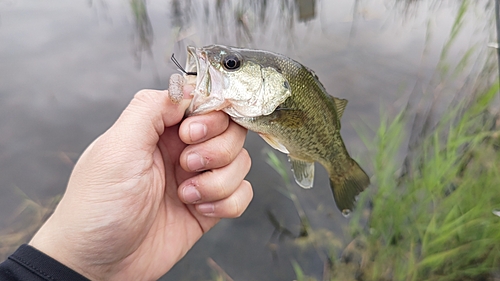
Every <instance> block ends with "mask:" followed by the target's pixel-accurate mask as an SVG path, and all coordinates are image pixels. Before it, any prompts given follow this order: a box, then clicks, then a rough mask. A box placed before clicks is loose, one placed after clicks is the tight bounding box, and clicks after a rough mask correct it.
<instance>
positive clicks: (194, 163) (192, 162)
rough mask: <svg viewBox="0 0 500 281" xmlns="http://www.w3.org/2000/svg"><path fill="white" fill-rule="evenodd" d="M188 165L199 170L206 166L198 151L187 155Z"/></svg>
mask: <svg viewBox="0 0 500 281" xmlns="http://www.w3.org/2000/svg"><path fill="white" fill-rule="evenodd" d="M187 166H188V168H189V170H191V171H199V170H202V169H203V168H204V167H205V161H204V160H203V158H202V157H201V156H200V155H198V154H197V153H191V154H189V155H188V156H187Z"/></svg>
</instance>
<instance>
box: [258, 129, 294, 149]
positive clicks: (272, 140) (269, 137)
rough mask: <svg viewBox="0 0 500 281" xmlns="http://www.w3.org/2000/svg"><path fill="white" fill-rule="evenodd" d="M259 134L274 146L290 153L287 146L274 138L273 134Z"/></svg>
mask: <svg viewBox="0 0 500 281" xmlns="http://www.w3.org/2000/svg"><path fill="white" fill-rule="evenodd" d="M259 136H260V137H261V138H263V139H264V140H265V141H266V142H267V144H269V145H270V146H272V148H274V149H276V150H279V151H281V152H283V153H285V154H288V153H289V152H288V149H286V147H285V146H284V145H283V144H282V143H281V142H280V141H279V140H278V139H276V138H274V137H273V136H271V135H265V134H259Z"/></svg>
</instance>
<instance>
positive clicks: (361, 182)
mask: <svg viewBox="0 0 500 281" xmlns="http://www.w3.org/2000/svg"><path fill="white" fill-rule="evenodd" d="M368 185H370V178H369V177H368V175H366V173H365V171H363V169H361V167H360V166H359V165H358V163H356V161H354V160H353V159H351V167H350V168H348V169H346V172H345V174H343V175H332V174H330V187H331V188H332V191H333V198H334V199H335V203H336V204H337V207H338V208H339V210H340V211H341V212H342V214H344V215H348V214H349V213H350V212H351V211H352V208H353V207H354V202H355V201H356V199H355V198H356V196H357V195H358V194H359V193H360V192H361V191H363V190H365V188H367V187H368Z"/></svg>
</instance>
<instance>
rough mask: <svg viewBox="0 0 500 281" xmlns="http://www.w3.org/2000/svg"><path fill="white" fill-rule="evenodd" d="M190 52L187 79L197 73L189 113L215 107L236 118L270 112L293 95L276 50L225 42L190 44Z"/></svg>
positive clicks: (212, 109) (203, 111) (211, 109)
mask: <svg viewBox="0 0 500 281" xmlns="http://www.w3.org/2000/svg"><path fill="white" fill-rule="evenodd" d="M187 52H188V55H187V62H186V69H185V70H186V72H188V73H187V74H186V80H187V81H188V83H190V82H189V81H192V80H193V78H192V76H193V75H192V74H190V73H194V72H195V73H196V79H195V80H196V82H195V83H196V86H195V89H194V91H193V92H192V93H191V94H192V96H193V99H192V101H191V104H190V106H189V108H188V110H187V112H186V114H187V115H188V116H191V115H198V114H204V113H208V112H211V111H214V110H223V111H224V112H226V113H227V114H229V115H230V116H231V117H236V118H238V117H258V116H263V115H269V114H271V113H273V111H274V110H275V109H276V108H277V107H278V106H279V105H280V104H282V103H283V102H284V101H285V100H286V99H287V98H288V97H289V96H291V89H290V84H289V83H288V81H287V79H286V77H285V76H284V75H283V74H282V73H281V72H280V65H279V64H280V63H281V62H280V61H279V57H277V55H276V54H273V53H270V52H266V51H257V50H249V49H241V48H235V47H227V46H222V45H211V46H206V47H202V48H195V47H193V46H188V47H187ZM283 58H284V57H283ZM189 76H191V77H189ZM193 82H194V81H192V82H191V83H193ZM193 84H194V83H193Z"/></svg>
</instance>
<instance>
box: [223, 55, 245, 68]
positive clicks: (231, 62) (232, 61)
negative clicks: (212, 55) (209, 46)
mask: <svg viewBox="0 0 500 281" xmlns="http://www.w3.org/2000/svg"><path fill="white" fill-rule="evenodd" d="M223 65H224V68H225V69H227V70H237V69H238V68H240V66H241V59H240V58H239V56H237V55H235V54H229V55H227V56H226V57H224V59H223Z"/></svg>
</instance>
